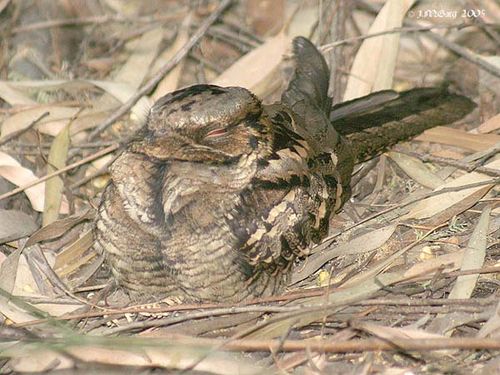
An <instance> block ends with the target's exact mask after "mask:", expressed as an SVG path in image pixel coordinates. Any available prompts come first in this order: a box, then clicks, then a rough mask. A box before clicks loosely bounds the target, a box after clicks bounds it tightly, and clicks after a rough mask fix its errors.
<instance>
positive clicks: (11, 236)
mask: <svg viewBox="0 0 500 375" xmlns="http://www.w3.org/2000/svg"><path fill="white" fill-rule="evenodd" d="M37 229H38V225H37V224H36V223H35V221H34V220H33V218H32V217H31V216H29V215H27V214H25V213H24V212H21V211H16V210H2V209H0V243H5V242H9V241H13V240H17V239H19V238H23V237H26V236H29V235H30V234H32V233H33V232H34V231H35V230H37Z"/></svg>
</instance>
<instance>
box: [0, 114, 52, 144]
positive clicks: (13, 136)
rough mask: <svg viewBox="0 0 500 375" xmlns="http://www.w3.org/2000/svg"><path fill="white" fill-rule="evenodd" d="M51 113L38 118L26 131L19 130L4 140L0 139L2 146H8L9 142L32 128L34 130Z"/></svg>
mask: <svg viewBox="0 0 500 375" xmlns="http://www.w3.org/2000/svg"><path fill="white" fill-rule="evenodd" d="M49 114H50V113H49V112H44V113H42V114H41V115H40V116H38V117H37V118H36V119H34V120H33V121H32V122H31V123H30V124H29V125H28V126H27V127H25V128H24V129H19V130H17V131H15V132H13V133H10V134H8V135H6V136H5V137H4V138H3V139H0V146H2V145H4V144H6V143H7V142H9V141H11V140H13V139H14V138H16V137H19V136H20V135H21V134H23V133H25V132H27V131H28V130H30V129H31V128H33V126H35V125H36V124H38V123H39V122H40V121H42V120H43V119H44V118H45V117H47V116H48V115H49Z"/></svg>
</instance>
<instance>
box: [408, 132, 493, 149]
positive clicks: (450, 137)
mask: <svg viewBox="0 0 500 375" xmlns="http://www.w3.org/2000/svg"><path fill="white" fill-rule="evenodd" d="M414 139H415V140H417V141H424V142H436V143H441V144H444V145H450V146H456V147H461V148H464V149H466V150H472V151H483V150H485V149H487V148H489V147H492V146H494V145H495V144H497V143H498V142H500V135H496V134H472V133H467V132H465V131H463V130H459V129H454V128H448V127H446V126H436V127H435V128H432V129H428V130H426V131H425V132H423V133H422V134H420V135H419V136H418V137H416V138H414Z"/></svg>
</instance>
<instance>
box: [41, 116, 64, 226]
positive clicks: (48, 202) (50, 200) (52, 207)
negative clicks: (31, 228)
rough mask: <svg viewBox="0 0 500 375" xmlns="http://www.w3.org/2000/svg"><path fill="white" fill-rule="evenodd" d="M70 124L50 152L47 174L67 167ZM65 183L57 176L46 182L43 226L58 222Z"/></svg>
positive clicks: (55, 141)
mask: <svg viewBox="0 0 500 375" xmlns="http://www.w3.org/2000/svg"><path fill="white" fill-rule="evenodd" d="M69 126H70V125H69V124H68V125H66V126H65V127H64V128H63V130H61V132H60V133H59V134H58V135H57V137H55V138H54V140H53V141H52V146H51V147H50V151H49V158H48V165H47V174H49V173H52V172H55V171H56V170H58V169H60V168H63V167H64V166H66V158H67V157H68V150H69V143H70V138H69ZM63 190H64V182H63V180H62V178H61V177H59V176H55V177H52V178H50V179H48V180H47V181H46V182H45V205H44V210H43V226H46V225H48V224H50V223H52V222H53V221H55V220H57V218H58V216H59V211H60V209H61V203H62V201H63Z"/></svg>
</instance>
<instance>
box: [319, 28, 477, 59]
mask: <svg viewBox="0 0 500 375" xmlns="http://www.w3.org/2000/svg"><path fill="white" fill-rule="evenodd" d="M466 27H478V25H477V24H467V23H463V22H462V23H458V24H454V25H432V26H409V27H395V28H393V29H391V30H384V31H379V32H376V33H373V34H366V35H360V36H354V37H351V38H347V39H342V40H338V41H336V42H333V43H328V44H323V45H322V46H320V50H321V52H323V53H325V52H328V51H330V50H331V49H334V48H335V47H338V46H341V45H342V44H348V43H353V42H357V41H360V40H365V39H370V38H375V37H377V36H382V35H388V34H398V33H401V34H402V33H412V32H425V31H431V30H432V29H463V28H466Z"/></svg>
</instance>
